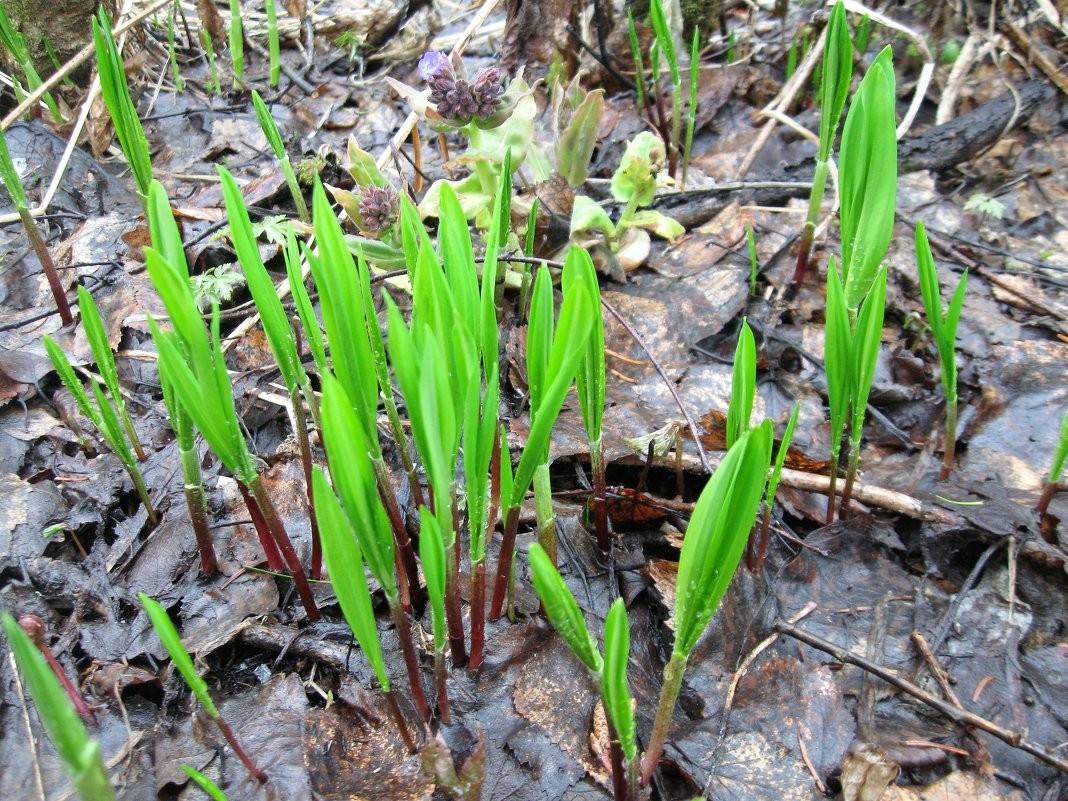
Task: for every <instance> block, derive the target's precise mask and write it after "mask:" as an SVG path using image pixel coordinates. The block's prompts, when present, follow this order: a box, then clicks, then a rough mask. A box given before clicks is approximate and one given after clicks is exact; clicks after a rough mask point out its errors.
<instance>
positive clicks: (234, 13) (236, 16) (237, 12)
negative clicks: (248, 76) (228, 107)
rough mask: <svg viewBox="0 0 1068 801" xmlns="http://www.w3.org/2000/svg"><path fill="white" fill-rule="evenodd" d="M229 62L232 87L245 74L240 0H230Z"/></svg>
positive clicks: (238, 83) (243, 32)
mask: <svg viewBox="0 0 1068 801" xmlns="http://www.w3.org/2000/svg"><path fill="white" fill-rule="evenodd" d="M229 36H230V63H231V64H232V65H233V68H234V87H235V88H237V87H238V86H240V85H241V83H242V81H243V80H244V75H245V26H244V25H243V24H242V23H241V0H230V31H229Z"/></svg>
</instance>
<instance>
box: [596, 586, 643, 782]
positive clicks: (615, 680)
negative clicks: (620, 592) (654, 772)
mask: <svg viewBox="0 0 1068 801" xmlns="http://www.w3.org/2000/svg"><path fill="white" fill-rule="evenodd" d="M629 660H630V624H629V623H628V621H627V607H626V604H625V603H624V602H623V599H622V598H616V600H615V602H614V603H613V604H612V608H611V609H610V610H608V618H607V619H606V620H605V624H604V673H603V678H602V679H601V694H602V695H603V696H604V708H605V712H607V713H608V717H609V719H610V720H611V721H612V726H613V727H614V728H615V730H616V736H617V737H619V744H620V746H621V747H622V748H623V756H624V757H625V758H626V760H627V761H628V762H631V761H633V760H634V758H635V757H636V756H637V755H638V746H637V735H636V730H635V726H634V709H633V708H632V706H631V696H630V685H629V684H628V683H627V663H628V662H629Z"/></svg>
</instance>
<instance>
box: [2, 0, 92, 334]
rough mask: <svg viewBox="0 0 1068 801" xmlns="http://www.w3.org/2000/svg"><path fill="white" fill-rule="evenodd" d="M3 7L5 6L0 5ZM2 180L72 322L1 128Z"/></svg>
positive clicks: (64, 317)
mask: <svg viewBox="0 0 1068 801" xmlns="http://www.w3.org/2000/svg"><path fill="white" fill-rule="evenodd" d="M0 10H2V9H0ZM0 180H3V182H4V188H5V189H7V193H8V194H9V195H10V196H11V202H12V203H13V204H14V205H15V211H16V212H17V213H18V215H19V220H21V221H22V227H23V229H24V230H25V231H26V238H27V239H29V240H30V247H32V248H33V252H34V255H35V256H37V261H39V262H40V263H41V270H42V271H43V272H44V274H45V279H46V280H47V281H48V288H49V290H50V291H51V292H52V299H53V300H54V301H55V304H56V311H57V312H59V319H60V320H61V321H62V322H63V325H71V324H72V323H73V322H74V316H73V315H72V314H71V313H70V302H69V301H68V300H67V293H66V291H65V290H64V289H63V282H62V281H60V279H59V272H58V271H57V270H56V264H55V262H54V261H53V260H52V253H51V251H49V250H48V243H47V242H45V238H44V237H43V236H42V235H41V229H40V228H38V227H37V221H36V220H35V219H34V218H33V215H31V214H30V206H29V203H27V202H26V191H25V190H24V189H23V188H22V179H21V177H20V176H19V174H18V171H17V170H16V169H15V163H14V162H13V161H12V160H11V153H10V152H9V151H8V149H7V137H6V136H5V135H4V132H3V130H0Z"/></svg>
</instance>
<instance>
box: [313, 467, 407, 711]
mask: <svg viewBox="0 0 1068 801" xmlns="http://www.w3.org/2000/svg"><path fill="white" fill-rule="evenodd" d="M312 488H313V493H314V497H315V516H316V519H317V520H318V521H319V532H320V536H321V537H322V541H323V558H324V559H325V560H326V568H327V573H328V575H329V577H330V583H331V586H332V587H333V589H334V594H335V595H336V596H337V601H338V604H339V605H340V606H341V612H342V614H344V615H345V621H346V622H347V623H348V624H349V628H350V629H351V630H352V633H353V635H354V636H355V637H356V641H357V642H358V643H359V644H360V648H361V650H363V652H364V654H365V655H366V656H367V661H368V662H369V663H370V664H371V668H372V670H374V672H375V677H376V678H377V679H378V684H379V686H381V688H382V690H383V692H389V691H390V683H389V674H388V673H387V672H386V664H385V660H384V659H383V658H382V646H381V643H380V642H379V638H378V626H377V624H376V623H375V613H374V609H373V607H372V604H371V592H370V590H369V588H368V586H367V577H366V576H365V575H364V572H363V553H362V552H361V550H360V545H359V543H358V542H357V541H356V537H355V535H354V533H353V530H352V524H351V523H350V521H349V518H348V517H346V515H345V511H344V510H343V509H342V508H341V504H340V503H339V502H338V499H337V496H336V495H334V491H333V490H332V489H330V485H329V484H328V483H327V480H326V476H324V475H323V471H322V470H321V469H320V468H318V467H316V468H315V470H314V471H313V472H312Z"/></svg>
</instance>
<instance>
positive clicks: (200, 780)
mask: <svg viewBox="0 0 1068 801" xmlns="http://www.w3.org/2000/svg"><path fill="white" fill-rule="evenodd" d="M272 1H273V0H268V2H272ZM182 770H184V771H185V775H186V776H188V777H189V778H190V779H192V780H193V781H194V782H196V785H197V787H199V788H200V789H201V790H203V791H204V792H205V793H207V794H208V795H209V796H210V797H211V799H212V801H229V799H227V797H226V793H224V792H223V791H222V790H220V789H219V787H218V785H217V784H215V782H213V781H212V780H211V779H209V778H208V777H207V776H205V775H204V774H203V773H201V772H200V771H199V770H194V769H193V768H191V767H189V766H188V765H182Z"/></svg>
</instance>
